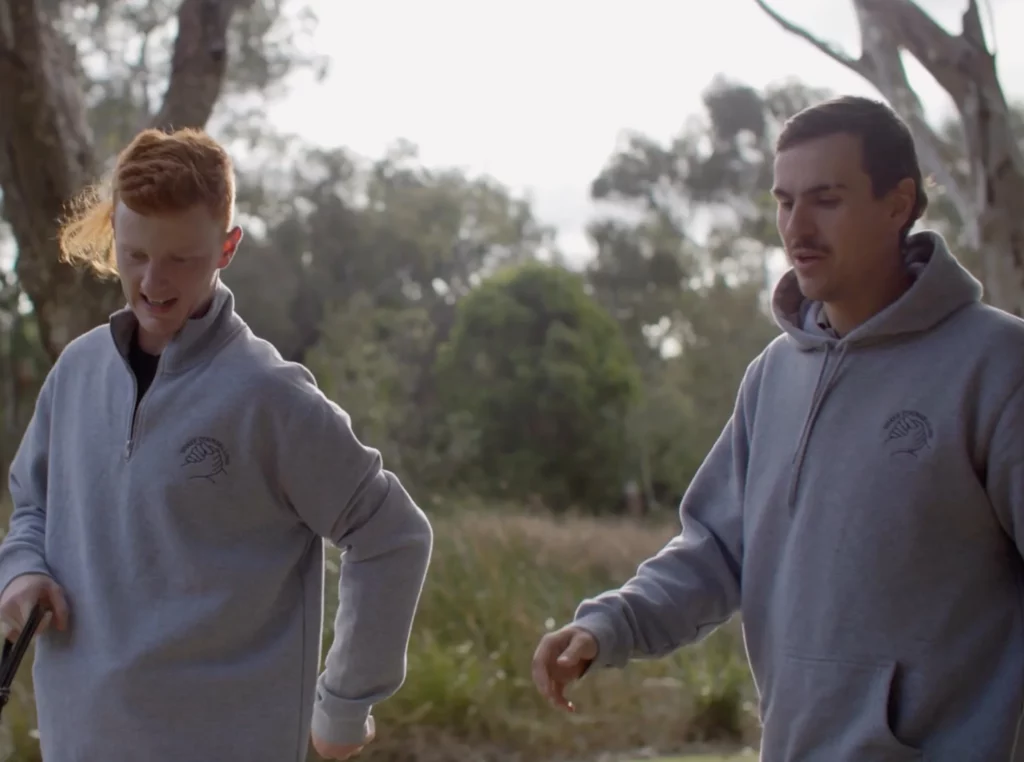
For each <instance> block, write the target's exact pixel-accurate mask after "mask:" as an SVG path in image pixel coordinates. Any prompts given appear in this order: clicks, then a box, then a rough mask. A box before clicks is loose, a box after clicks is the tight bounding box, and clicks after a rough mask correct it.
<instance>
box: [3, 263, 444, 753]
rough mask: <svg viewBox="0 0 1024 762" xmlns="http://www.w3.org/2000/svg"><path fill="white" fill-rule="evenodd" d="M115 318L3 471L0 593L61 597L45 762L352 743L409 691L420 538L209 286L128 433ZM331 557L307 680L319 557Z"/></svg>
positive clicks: (295, 376)
mask: <svg viewBox="0 0 1024 762" xmlns="http://www.w3.org/2000/svg"><path fill="white" fill-rule="evenodd" d="M134 326H135V321H134V317H133V316H132V314H131V312H130V311H128V310H123V311H121V312H119V313H116V314H115V315H113V316H112V318H111V321H110V325H109V326H101V327H98V328H96V329H94V330H92V331H90V332H89V333H87V334H85V335H83V336H81V337H79V338H77V339H76V340H75V341H73V342H72V343H71V344H70V345H69V346H68V347H67V348H66V349H65V351H64V352H63V353H62V354H61V356H60V358H59V359H58V361H57V362H56V364H55V365H54V367H53V369H52V370H51V372H50V373H49V375H48V376H47V378H46V380H45V383H44V384H43V388H42V391H41V393H40V395H39V398H38V402H37V406H36V410H35V415H34V417H33V418H32V421H31V423H30V425H29V427H28V431H27V433H26V434H25V437H24V440H23V441H22V443H21V447H20V449H19V450H18V452H17V456H16V457H15V459H14V463H13V466H12V468H11V476H10V485H11V493H12V495H13V498H14V506H15V508H14V514H13V516H12V518H11V522H10V531H9V533H8V534H7V536H6V537H5V538H4V540H3V543H2V545H0V589H2V588H3V587H6V586H7V584H8V583H9V582H10V581H11V580H12V579H13V578H14V577H16V576H18V575H20V574H23V573H25V572H41V573H44V574H50V575H52V576H53V577H54V578H55V579H56V580H57V582H59V583H60V584H61V585H62V586H63V588H64V590H65V591H66V594H67V597H68V601H69V605H70V609H71V626H70V628H69V629H68V630H67V631H66V632H57V631H55V630H52V629H51V630H48V631H47V632H45V633H41V634H40V636H39V639H38V643H37V649H36V658H35V664H34V669H33V676H34V679H35V695H36V702H37V707H38V715H39V730H40V736H41V745H42V754H43V758H44V759H45V760H47V762H93V761H95V760H103V762H128V760H146V762H181V761H182V760H196V761H197V762H199V761H202V762H206V761H209V762H213V761H214V760H228V759H237V760H245V761H246V762H285V761H286V760H303V759H305V757H306V751H307V748H308V744H309V734H310V729H311V726H312V727H313V728H315V730H316V731H317V732H318V734H319V735H321V736H323V737H324V738H325V739H327V740H332V741H335V742H337V743H359V742H361V741H362V740H363V731H364V726H365V725H366V724H368V722H369V719H368V718H369V715H370V710H371V708H372V706H373V705H374V704H376V703H378V702H380V701H382V700H383V699H385V698H387V697H389V696H390V695H392V694H393V693H394V692H395V691H396V690H398V688H399V687H400V686H401V684H402V683H403V681H404V679H405V658H406V649H407V645H408V639H409V635H410V630H411V626H412V623H413V618H414V613H415V610H416V608H417V606H418V601H419V596H420V593H421V588H422V585H423V582H424V578H425V575H426V570H427V567H428V563H429V557H430V552H431V543H432V532H431V527H430V524H429V522H428V520H427V518H426V516H425V515H424V514H423V513H422V512H421V511H420V510H419V508H417V506H416V505H415V504H414V503H413V501H412V500H411V499H410V497H409V495H408V494H406V492H405V491H404V490H403V489H402V486H401V485H400V484H399V482H398V481H397V480H396V479H395V477H394V476H393V475H392V474H391V473H389V472H388V471H385V470H383V469H382V465H381V459H380V455H379V454H378V453H377V452H376V451H375V450H373V449H370V448H368V447H366V446H364V445H363V444H361V443H360V442H359V441H358V440H357V438H356V436H355V435H354V434H353V432H352V429H351V428H350V425H349V418H348V416H347V415H346V414H345V413H344V412H343V411H342V410H341V409H340V408H339V407H338V406H337V405H335V404H334V403H332V402H331V401H329V400H328V399H327V398H326V397H325V396H324V395H323V394H321V392H320V391H319V390H318V389H317V387H316V385H315V382H314V379H313V377H312V376H311V375H310V373H309V372H308V371H307V370H306V369H305V368H303V367H302V366H301V365H297V364H293V363H288V362H285V361H283V360H282V359H281V357H280V356H279V355H278V353H277V352H276V351H275V350H274V349H273V348H272V347H271V346H270V345H269V344H267V343H266V342H264V341H262V340H260V339H258V338H256V337H255V336H253V334H252V333H251V332H250V330H249V328H248V327H247V326H246V325H245V323H244V322H243V321H242V319H241V318H240V317H239V316H238V315H237V314H236V313H235V311H234V299H233V297H232V294H231V292H230V291H229V290H228V289H227V288H226V287H225V286H224V285H223V284H220V283H218V286H217V290H216V293H215V299H214V303H213V305H212V307H211V309H210V310H209V311H208V312H207V313H206V315H205V316H204V317H202V318H200V319H195V320H191V321H189V323H188V324H187V325H186V327H185V328H184V329H183V330H182V332H181V333H180V334H179V335H178V337H177V338H176V339H175V340H174V341H173V342H172V343H171V344H170V345H169V346H168V347H167V349H166V350H165V351H164V353H163V355H162V356H161V358H160V364H159V366H158V368H157V373H156V377H155V378H154V380H153V383H152V386H151V387H150V389H149V391H148V392H147V393H146V395H145V397H144V398H143V399H142V402H141V405H140V406H139V410H138V415H137V416H136V418H135V421H134V426H133V425H132V412H133V403H134V398H135V381H134V377H133V375H132V373H131V372H130V370H129V368H128V365H127V361H126V357H127V350H128V345H129V341H130V337H131V335H132V332H133V329H134ZM321 538H327V539H329V540H330V541H332V542H334V543H337V544H338V545H339V546H341V547H342V548H343V549H345V551H346V552H345V554H344V556H343V563H342V566H341V581H340V591H339V594H340V609H339V612H338V616H337V619H336V621H335V638H334V643H333V646H332V647H331V648H330V650H329V651H328V653H327V659H326V669H325V671H324V672H323V674H320V675H319V678H318V672H319V669H320V663H321V662H320V658H321V631H322V618H323V595H324V590H323V579H324V576H323V575H324V545H323V541H322V539H321Z"/></svg>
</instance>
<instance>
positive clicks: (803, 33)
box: [754, 0, 871, 79]
mask: <svg viewBox="0 0 1024 762" xmlns="http://www.w3.org/2000/svg"><path fill="white" fill-rule="evenodd" d="M754 2H755V3H757V4H758V6H760V8H761V10H763V11H764V12H765V13H767V14H768V16H769V17H770V18H771V19H772V20H773V21H774V22H775V23H776V24H778V25H779V26H780V27H782V28H783V29H784V30H785V31H787V32H789V33H790V34H793V35H796V36H797V37H799V38H800V39H802V40H804V41H805V42H809V43H810V44H811V45H813V46H814V47H816V48H817V49H818V50H820V51H821V52H822V53H824V54H825V55H827V56H828V57H829V58H831V59H832V60H833V61H836V62H837V63H841V64H842V65H843V66H845V67H846V68H848V69H850V70H852V71H854V72H856V73H857V74H860V75H861V76H862V77H865V78H866V79H870V78H871V77H870V76H869V74H868V72H867V68H866V67H867V61H866V60H865V59H864V56H863V55H862V56H861V57H860V58H854V57H853V56H850V55H848V54H846V53H844V52H843V51H841V50H839V49H838V48H836V47H835V46H834V45H831V44H829V43H827V42H825V41H824V40H822V39H821V38H820V37H816V36H815V35H813V34H811V33H810V32H809V31H808V30H807V29H805V28H804V27H802V26H799V25H798V24H794V23H793V22H792V21H790V20H789V19H787V18H786V17H785V16H783V15H782V14H781V13H779V12H778V11H776V10H775V9H774V8H772V7H771V6H770V5H768V3H767V0H754Z"/></svg>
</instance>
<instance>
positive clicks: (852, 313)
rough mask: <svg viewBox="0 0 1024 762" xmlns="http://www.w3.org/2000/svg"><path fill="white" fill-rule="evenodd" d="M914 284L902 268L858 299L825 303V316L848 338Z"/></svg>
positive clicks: (907, 272) (835, 328)
mask: <svg viewBox="0 0 1024 762" xmlns="http://www.w3.org/2000/svg"><path fill="white" fill-rule="evenodd" d="M913 282H914V278H913V276H912V275H911V274H910V272H909V271H908V270H907V269H906V268H904V267H902V266H901V267H900V269H899V270H898V271H897V272H896V273H893V274H892V275H891V277H888V278H884V279H882V280H881V282H880V287H878V288H876V289H874V290H873V291H870V292H868V293H864V294H862V295H860V297H859V298H857V299H846V300H843V301H836V302H825V315H826V316H827V317H828V322H829V323H830V324H831V325H832V328H833V329H834V330H835V332H836V333H837V334H839V335H840V336H846V335H847V334H848V333H850V331H852V330H854V329H855V328H857V327H858V326H861V325H863V324H864V323H866V322H867V321H868V320H870V319H871V318H873V317H874V316H875V315H877V314H878V313H879V312H881V311H882V310H884V309H885V308H886V307H888V306H889V305H890V304H892V303H893V302H895V301H896V300H897V299H899V298H900V297H901V296H903V294H905V293H906V292H907V290H908V289H909V288H910V286H911V285H912V284H913Z"/></svg>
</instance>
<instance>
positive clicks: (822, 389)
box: [789, 344, 849, 513]
mask: <svg viewBox="0 0 1024 762" xmlns="http://www.w3.org/2000/svg"><path fill="white" fill-rule="evenodd" d="M848 347H849V345H848V344H844V345H842V346H841V347H840V349H839V354H838V355H837V356H836V361H835V363H834V364H833V365H832V369H831V371H830V372H829V373H828V375H826V373H825V371H826V370H827V369H828V365H829V363H828V361H829V358H830V357H831V356H832V346H831V345H827V346H826V347H825V357H824V359H823V360H822V361H821V370H820V371H819V373H818V380H817V382H816V383H815V385H814V395H813V396H812V397H811V407H810V409H809V410H808V411H807V418H806V419H805V420H804V428H803V431H801V432H800V442H799V443H798V444H797V448H796V453H795V454H794V455H793V471H792V473H791V475H790V482H789V510H790V513H792V512H793V511H794V510H795V509H796V493H797V490H798V489H799V487H800V476H801V472H802V471H803V466H804V458H805V457H806V455H807V445H808V443H809V442H810V441H811V431H812V430H813V429H814V423H815V421H816V420H817V418H818V412H819V411H820V410H821V406H822V404H823V403H824V402H825V397H827V396H828V393H829V392H830V391H832V386H833V385H834V384H835V380H836V376H837V375H838V374H839V368H840V366H842V364H843V360H844V359H845V357H846V350H847V348H848Z"/></svg>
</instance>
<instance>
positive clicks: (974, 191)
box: [755, 0, 1024, 317]
mask: <svg viewBox="0 0 1024 762" xmlns="http://www.w3.org/2000/svg"><path fill="white" fill-rule="evenodd" d="M755 2H756V3H757V4H758V5H759V6H760V7H761V8H762V10H764V11H765V13H767V14H768V15H769V16H770V17H771V18H772V19H773V20H774V21H775V22H776V23H778V24H779V25H780V26H781V27H782V28H783V29H785V30H786V31H788V32H791V33H792V34H794V35H796V36H797V37H800V38H801V39H803V40H805V41H806V42H809V43H810V44H811V45H813V46H814V47H816V48H817V49H818V50H820V51H821V52H823V53H825V54H826V55H828V56H829V57H830V58H832V59H833V60H835V61H838V62H839V63H841V64H843V65H844V66H846V67H848V68H849V69H851V70H852V71H855V72H857V73H858V74H860V75H861V76H862V77H864V78H865V79H866V80H867V81H868V82H870V83H871V84H872V85H874V87H875V88H877V90H878V91H879V92H880V93H881V94H882V96H883V97H885V98H886V100H888V101H889V103H890V104H891V105H892V107H893V108H894V109H895V110H896V111H897V112H898V113H899V114H900V115H901V116H902V117H903V118H904V119H905V120H906V121H907V123H908V125H909V126H910V129H911V131H912V132H913V134H914V140H915V142H916V144H917V150H918V154H919V156H920V160H921V163H922V166H923V169H924V170H925V173H926V174H929V173H930V174H932V175H933V176H934V177H935V179H936V181H937V182H938V184H939V185H941V186H943V190H944V191H945V193H946V194H947V195H948V196H949V197H950V199H951V200H952V202H953V204H954V206H955V207H956V209H957V211H958V213H959V216H960V220H961V225H962V232H961V235H960V239H959V240H958V241H956V242H955V243H956V244H957V245H958V246H961V247H967V248H969V249H972V250H975V251H978V252H980V254H981V257H982V261H983V262H984V265H983V273H982V280H983V281H984V283H985V289H986V293H987V297H986V298H987V300H988V301H989V302H990V303H991V304H993V305H995V306H996V307H999V308H1000V309H1003V310H1006V311H1007V312H1010V313H1012V314H1014V315H1017V316H1018V317H1020V316H1024V214H1021V209H1024V156H1022V154H1021V150H1020V147H1019V145H1018V144H1017V141H1016V139H1015V136H1014V134H1013V129H1012V121H1011V118H1010V116H1011V115H1010V110H1009V107H1008V105H1007V103H1006V98H1005V96H1004V94H1003V91H1002V88H1001V87H1000V84H999V79H998V77H997V75H996V68H995V57H994V55H993V54H992V53H991V52H990V51H989V50H988V47H987V44H986V42H985V37H984V34H983V32H982V28H981V18H980V15H979V12H978V4H977V1H976V0H967V8H966V11H965V12H964V15H963V31H962V33H961V34H959V35H951V34H949V33H948V32H946V31H945V30H943V29H942V27H940V26H939V25H938V24H936V23H935V21H934V20H933V19H932V18H931V17H929V16H928V15H927V14H926V13H925V12H924V11H923V10H921V8H920V7H919V6H918V5H917V4H916V3H915V2H913V0H853V3H854V6H855V8H856V11H857V18H858V21H859V23H860V32H861V55H860V57H859V58H853V57H851V56H849V55H847V54H845V53H843V52H842V51H839V50H837V49H836V48H834V47H833V46H831V45H829V44H828V43H826V42H824V41H823V40H820V39H818V38H817V37H815V36H814V35H812V34H811V33H810V32H808V31H807V30H806V29H803V28H802V27H800V26H798V25H796V24H794V23H793V22H791V21H789V20H787V19H785V18H783V17H782V16H780V15H779V14H778V13H776V12H775V11H774V10H772V8H771V7H769V5H768V3H767V2H766V0H755ZM901 49H902V50H906V51H908V52H909V53H910V54H911V55H913V56H914V57H915V58H916V59H917V60H918V61H919V62H920V63H921V65H922V66H924V67H925V69H927V70H928V72H929V73H930V74H931V75H932V76H933V77H934V78H935V80H936V81H937V82H938V83H939V84H940V85H941V86H942V87H943V88H944V89H945V90H946V92H947V93H949V96H950V98H952V100H953V102H954V104H955V105H956V109H957V112H958V114H959V116H960V120H961V123H962V125H963V133H964V135H965V145H963V146H954V145H950V144H949V143H948V142H947V141H946V140H944V139H943V138H942V137H940V136H939V135H938V134H937V133H936V132H935V131H934V130H933V129H932V128H931V127H930V126H929V125H928V123H927V122H926V121H925V118H924V110H923V109H922V108H921V103H920V101H919V100H918V98H917V95H916V94H915V93H914V91H913V90H912V89H911V87H910V84H909V82H908V81H907V75H906V71H905V70H904V67H903V63H902V61H901V60H900V53H899V51H900V50H901ZM964 159H966V162H967V178H968V180H967V183H966V184H965V183H963V182H961V181H959V180H958V179H957V176H958V174H957V173H955V172H954V171H953V162H957V161H963V160H964Z"/></svg>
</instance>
